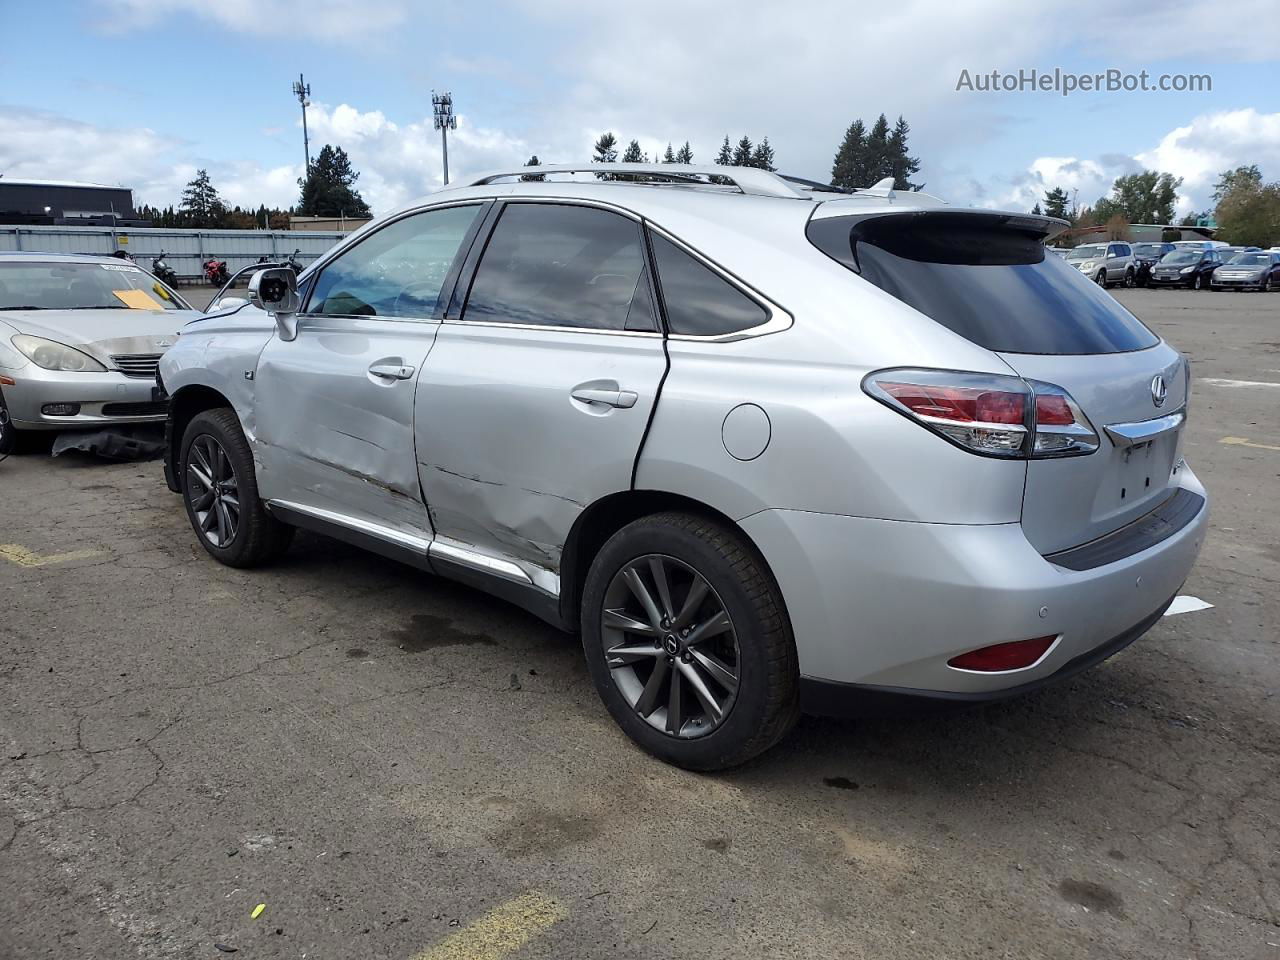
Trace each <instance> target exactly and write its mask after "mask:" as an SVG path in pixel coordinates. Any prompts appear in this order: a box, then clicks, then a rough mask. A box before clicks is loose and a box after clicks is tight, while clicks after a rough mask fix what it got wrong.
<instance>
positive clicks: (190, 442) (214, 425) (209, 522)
mask: <svg viewBox="0 0 1280 960" xmlns="http://www.w3.org/2000/svg"><path fill="white" fill-rule="evenodd" d="M178 467H179V472H178V476H179V478H180V481H181V486H182V499H183V502H184V503H185V504H186V508H187V518H188V519H189V520H190V521H191V528H192V529H193V530H195V532H196V537H197V538H198V539H199V540H200V545H201V546H203V547H204V548H205V549H206V550H207V551H209V554H210V555H211V556H213V557H214V558H215V559H216V560H218V561H220V562H221V563H225V564H227V565H228V566H231V567H253V566H257V565H259V564H261V563H265V562H266V561H268V560H271V559H273V558H275V557H276V556H278V555H279V554H280V553H282V552H284V550H285V549H286V548H287V547H288V546H289V542H290V541H291V540H292V539H293V527H290V526H288V525H286V524H283V523H281V522H280V521H279V520H277V519H276V518H275V517H273V516H271V514H269V513H267V510H266V508H265V507H264V506H263V505H262V501H261V500H259V499H258V483H257V478H256V477H255V475H254V471H253V455H252V453H250V451H249V442H248V440H246V439H245V436H244V431H243V430H241V429H240V421H239V420H238V419H237V418H236V415H235V413H234V412H233V411H232V410H229V409H226V408H222V409H216V410H206V411H204V412H203V413H198V414H196V416H194V417H193V418H192V419H191V422H190V423H189V424H187V429H186V431H185V432H184V433H183V436H182V457H181V460H180V461H179V464H178Z"/></svg>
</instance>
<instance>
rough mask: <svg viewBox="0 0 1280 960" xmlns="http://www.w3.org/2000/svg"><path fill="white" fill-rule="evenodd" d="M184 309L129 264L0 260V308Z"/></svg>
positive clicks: (176, 298) (166, 290)
mask: <svg viewBox="0 0 1280 960" xmlns="http://www.w3.org/2000/svg"><path fill="white" fill-rule="evenodd" d="M125 309H131V310H189V309H191V308H190V307H189V306H187V304H186V303H184V302H183V300H182V298H181V297H179V296H178V295H177V294H176V293H174V292H173V291H172V290H170V289H169V288H168V287H166V286H165V285H164V284H163V283H161V282H160V281H159V280H157V279H156V278H155V277H152V276H151V275H149V274H147V273H145V272H143V271H142V270H141V269H139V268H138V267H135V266H134V265H133V264H131V263H124V262H122V261H119V260H115V261H112V262H111V263H90V262H84V263H75V262H57V261H44V262H41V261H34V262H27V261H21V262H16V261H3V262H0V310H125Z"/></svg>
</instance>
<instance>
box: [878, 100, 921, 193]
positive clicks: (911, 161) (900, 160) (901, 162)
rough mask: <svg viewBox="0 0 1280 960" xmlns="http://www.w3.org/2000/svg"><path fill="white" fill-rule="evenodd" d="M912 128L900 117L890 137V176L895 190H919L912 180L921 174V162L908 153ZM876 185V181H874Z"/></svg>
mask: <svg viewBox="0 0 1280 960" xmlns="http://www.w3.org/2000/svg"><path fill="white" fill-rule="evenodd" d="M910 133H911V127H909V126H908V125H907V121H906V120H904V119H902V115H901V114H899V115H898V122H897V123H895V124H894V125H893V133H891V134H890V135H889V171H890V173H889V175H890V176H892V177H893V189H895V190H918V189H920V188H919V187H918V186H917V185H916V184H914V183H912V182H911V178H912V177H913V176H914V175H915V174H917V173H919V172H920V161H919V160H917V159H916V158H915V157H913V156H911V155H910V154H908V153H907V137H908V135H909V134H910ZM872 182H873V183H874V181H872Z"/></svg>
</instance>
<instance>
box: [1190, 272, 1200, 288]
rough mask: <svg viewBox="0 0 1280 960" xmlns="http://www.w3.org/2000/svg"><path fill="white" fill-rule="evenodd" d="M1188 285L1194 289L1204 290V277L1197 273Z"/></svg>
mask: <svg viewBox="0 0 1280 960" xmlns="http://www.w3.org/2000/svg"><path fill="white" fill-rule="evenodd" d="M1187 286H1189V287H1190V288H1191V289H1192V290H1203V289H1204V277H1203V276H1201V275H1200V274H1198V273H1197V274H1196V275H1195V276H1194V277H1192V278H1191V282H1190V283H1189V284H1187Z"/></svg>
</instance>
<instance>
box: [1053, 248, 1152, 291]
mask: <svg viewBox="0 0 1280 960" xmlns="http://www.w3.org/2000/svg"><path fill="white" fill-rule="evenodd" d="M1067 262H1068V263H1069V264H1071V265H1072V266H1073V267H1075V268H1076V269H1077V270H1079V271H1080V272H1081V273H1083V274H1084V275H1085V276H1087V277H1088V278H1089V279H1091V280H1092V281H1093V282H1094V283H1096V284H1097V285H1098V286H1100V287H1109V286H1111V285H1112V284H1113V283H1122V284H1124V285H1125V286H1126V287H1132V286H1133V285H1134V283H1135V282H1136V281H1137V277H1138V264H1137V261H1136V260H1135V259H1134V256H1133V248H1132V247H1130V246H1129V244H1127V243H1121V242H1120V241H1118V240H1116V241H1112V242H1111V243H1086V244H1084V245H1082V246H1079V247H1076V248H1075V249H1073V250H1072V251H1071V252H1070V253H1068V254H1067Z"/></svg>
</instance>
